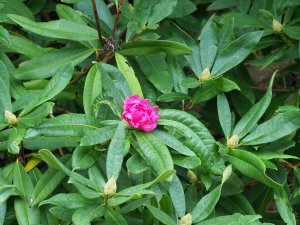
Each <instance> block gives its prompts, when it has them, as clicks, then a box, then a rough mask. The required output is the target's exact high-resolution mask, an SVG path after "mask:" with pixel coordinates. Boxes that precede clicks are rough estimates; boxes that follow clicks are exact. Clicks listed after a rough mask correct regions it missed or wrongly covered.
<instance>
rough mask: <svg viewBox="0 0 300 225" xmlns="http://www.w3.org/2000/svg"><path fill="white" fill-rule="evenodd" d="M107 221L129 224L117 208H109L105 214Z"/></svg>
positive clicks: (119, 224) (121, 224) (109, 222)
mask: <svg viewBox="0 0 300 225" xmlns="http://www.w3.org/2000/svg"><path fill="white" fill-rule="evenodd" d="M104 217H105V221H106V222H107V223H108V224H115V225H127V224H128V223H127V222H126V220H125V218H124V217H123V216H122V215H121V214H120V212H119V211H115V210H107V211H106V212H105V214H104Z"/></svg>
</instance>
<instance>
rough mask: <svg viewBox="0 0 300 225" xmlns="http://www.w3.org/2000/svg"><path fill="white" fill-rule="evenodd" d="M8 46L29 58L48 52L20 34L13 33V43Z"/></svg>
mask: <svg viewBox="0 0 300 225" xmlns="http://www.w3.org/2000/svg"><path fill="white" fill-rule="evenodd" d="M8 48H9V50H10V51H14V52H17V53H20V54H23V55H25V56H27V57H29V58H34V57H39V56H42V55H44V54H46V50H44V49H43V48H41V47H40V46H39V45H37V44H36V43H34V42H32V41H31V40H29V39H27V38H25V37H23V36H20V35H18V36H17V35H11V45H10V46H8Z"/></svg>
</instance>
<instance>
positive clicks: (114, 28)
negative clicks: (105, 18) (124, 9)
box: [111, 0, 123, 37]
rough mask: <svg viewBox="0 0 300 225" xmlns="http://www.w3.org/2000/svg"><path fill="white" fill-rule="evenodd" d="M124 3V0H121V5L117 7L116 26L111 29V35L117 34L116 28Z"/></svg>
mask: <svg viewBox="0 0 300 225" xmlns="http://www.w3.org/2000/svg"><path fill="white" fill-rule="evenodd" d="M122 5H123V0H120V2H119V6H118V9H117V14H116V18H115V21H114V26H113V29H112V31H111V36H112V37H114V36H115V30H116V27H117V24H118V20H119V15H120V11H121V6H122Z"/></svg>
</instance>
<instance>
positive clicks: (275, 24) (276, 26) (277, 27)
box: [272, 19, 283, 33]
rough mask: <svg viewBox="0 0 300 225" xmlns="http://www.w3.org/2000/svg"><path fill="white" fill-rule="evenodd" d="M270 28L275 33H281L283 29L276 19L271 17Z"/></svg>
mask: <svg viewBox="0 0 300 225" xmlns="http://www.w3.org/2000/svg"><path fill="white" fill-rule="evenodd" d="M272 28H273V31H274V32H275V33H281V32H282V30H283V25H282V24H281V23H280V22H279V21H278V20H275V19H273V22H272Z"/></svg>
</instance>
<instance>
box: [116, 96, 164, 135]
mask: <svg viewBox="0 0 300 225" xmlns="http://www.w3.org/2000/svg"><path fill="white" fill-rule="evenodd" d="M123 110H124V111H123V113H122V118H123V119H124V120H125V121H126V122H127V123H129V124H130V126H131V127H133V128H137V129H140V130H143V131H145V132H150V131H152V130H154V129H155V128H156V126H157V120H158V119H159V115H158V113H157V110H158V106H151V105H150V101H149V99H142V98H140V96H138V95H132V96H130V97H127V98H126V99H125V101H124V104H123Z"/></svg>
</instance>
